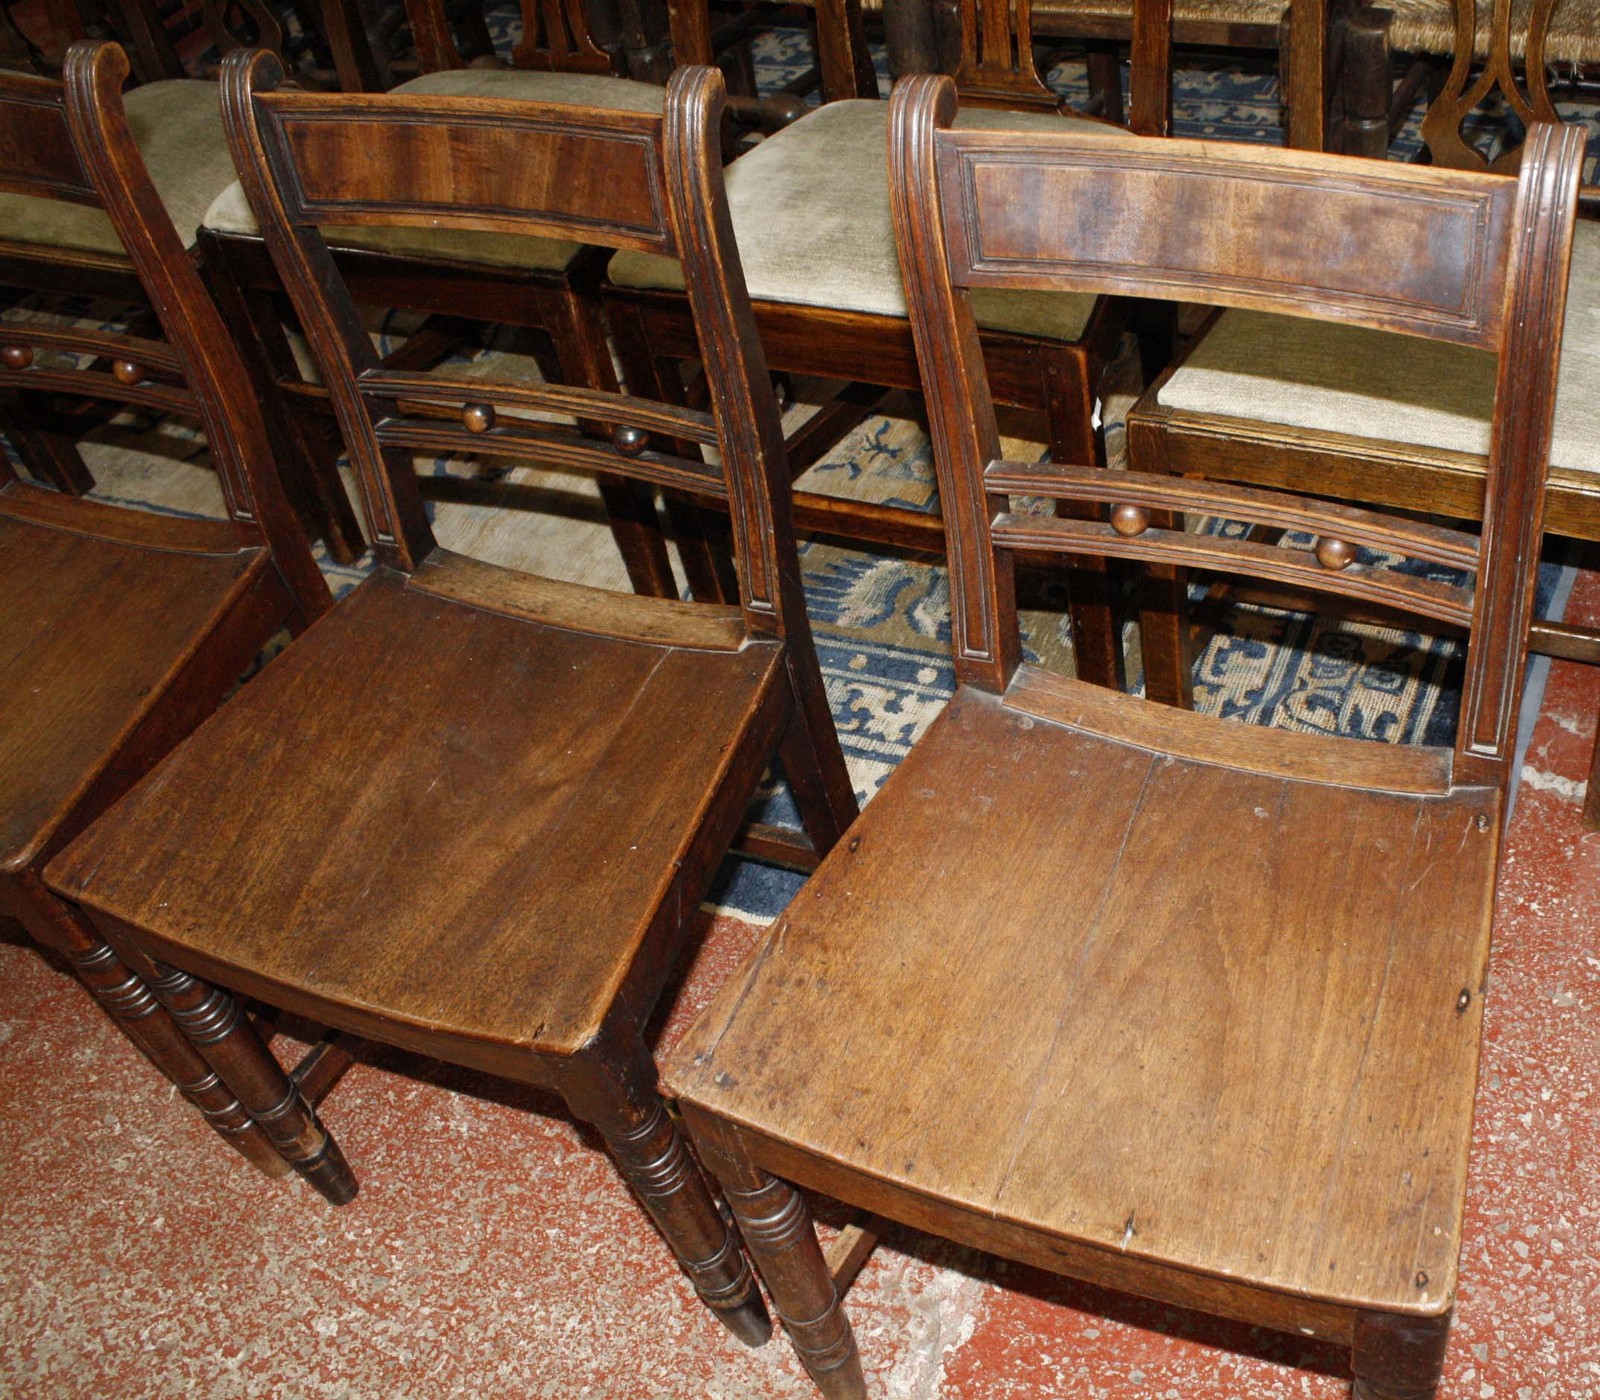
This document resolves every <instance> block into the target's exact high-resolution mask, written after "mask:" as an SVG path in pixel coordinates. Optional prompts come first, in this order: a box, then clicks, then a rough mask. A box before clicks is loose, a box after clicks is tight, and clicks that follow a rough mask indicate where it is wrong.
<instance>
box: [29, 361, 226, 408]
mask: <svg viewBox="0 0 1600 1400" xmlns="http://www.w3.org/2000/svg"><path fill="white" fill-rule="evenodd" d="M0 387H4V388H16V389H29V390H32V391H34V392H38V391H40V390H45V391H50V392H54V393H60V394H80V395H83V396H84V397H86V398H91V399H118V400H121V401H122V402H124V403H130V404H137V405H138V406H139V407H140V408H154V409H159V410H161V411H162V412H163V413H180V414H183V415H184V416H185V417H193V416H194V414H195V413H196V412H197V411H198V407H197V405H196V403H195V399H194V395H192V394H191V393H190V392H189V391H188V390H187V389H185V388H182V387H180V386H178V385H175V384H153V383H145V384H124V383H123V382H122V381H121V380H120V379H117V378H115V377H113V376H112V375H110V374H103V373H100V372H98V371H95V370H87V369H38V368H34V369H5V368H3V367H0Z"/></svg>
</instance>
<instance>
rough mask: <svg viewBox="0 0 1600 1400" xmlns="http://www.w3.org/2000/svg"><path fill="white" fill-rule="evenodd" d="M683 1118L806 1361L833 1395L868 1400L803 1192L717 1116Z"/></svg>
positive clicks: (690, 1112) (835, 1399) (832, 1398)
mask: <svg viewBox="0 0 1600 1400" xmlns="http://www.w3.org/2000/svg"><path fill="white" fill-rule="evenodd" d="M685 1116H686V1118H687V1120H688V1122H689V1126H690V1131H691V1132H692V1133H693V1135H694V1142H695V1146H696V1148H698V1149H699V1152H700V1156H701V1158H702V1159H703V1160H704V1162H705V1164H706V1166H707V1167H708V1168H709V1169H710V1170H711V1171H712V1172H713V1173H714V1174H715V1175H716V1177H717V1180H718V1181H720V1182H721V1183H722V1191H723V1195H724V1196H725V1197H726V1198H727V1201H728V1205H729V1206H730V1207H731V1208H732V1210H733V1215H734V1219H735V1220H737V1221H738V1222H739V1230H740V1233H741V1234H743V1235H744V1242H745V1245H746V1246H747V1247H748V1248H749V1250H750V1254H751V1257H752V1258H753V1259H754V1260H755V1261H756V1269H757V1271H758V1272H759V1273H760V1275H761V1281H762V1282H763V1283H764V1284H766V1286H767V1292H768V1293H769V1294H771V1295H772V1303H773V1306H774V1307H775V1308H776V1309H777V1312H778V1317H779V1318H780V1319H781V1320H782V1322H783V1326H784V1330H785V1331H787V1332H788V1334H789V1340H790V1341H792V1342H793V1343H794V1349H795V1352H796V1353H797V1354H798V1356H799V1357H800V1362H801V1364H802V1365H803V1366H804V1367H805V1368H806V1371H807V1373H808V1374H809V1375H810V1376H811V1379H812V1380H814V1381H815V1382H816V1383H817V1388H818V1389H819V1390H820V1391H821V1392H822V1393H823V1394H824V1395H825V1396H827V1397H828V1400H865V1397H866V1393H867V1386H866V1380H865V1378H864V1377H863V1376H862V1374H861V1358H860V1356H859V1355H858V1354H857V1352H856V1339H855V1334H854V1333H853V1332H852V1331H851V1330H850V1319H849V1318H847V1317H846V1316H845V1313H844V1309H843V1308H842V1307H841V1306H840V1304H839V1291H838V1289H836V1288H835V1287H834V1284H833V1276H832V1275H831V1274H830V1273H829V1272H828V1265H827V1261H826V1260H825V1259H824V1258H823V1257H822V1247H821V1245H820V1244H818V1243H817V1232H816V1230H815V1228H814V1227H813V1226H812V1223H811V1213H810V1212H809V1211H808V1210H807V1209H806V1204H805V1201H804V1200H803V1199H802V1198H801V1196H800V1193H799V1192H798V1191H796V1190H795V1188H794V1187H793V1186H791V1185H790V1184H789V1183H788V1182H787V1181H784V1180H782V1179H780V1178H778V1177H775V1176H771V1175H769V1174H768V1173H767V1172H764V1171H762V1170H761V1168H760V1167H758V1166H756V1164H755V1163H754V1162H753V1161H751V1160H750V1158H749V1157H748V1155H746V1154H745V1153H744V1151H743V1150H742V1149H741V1148H740V1146H739V1144H738V1142H737V1141H736V1139H735V1138H734V1137H733V1135H732V1133H731V1132H730V1131H728V1130H727V1129H726V1128H725V1127H724V1126H723V1125H722V1124H720V1123H718V1122H717V1120H716V1119H714V1118H710V1117H708V1116H707V1115H705V1114H702V1113H700V1112H698V1111H696V1110H694V1109H692V1108H688V1107H686V1109H685Z"/></svg>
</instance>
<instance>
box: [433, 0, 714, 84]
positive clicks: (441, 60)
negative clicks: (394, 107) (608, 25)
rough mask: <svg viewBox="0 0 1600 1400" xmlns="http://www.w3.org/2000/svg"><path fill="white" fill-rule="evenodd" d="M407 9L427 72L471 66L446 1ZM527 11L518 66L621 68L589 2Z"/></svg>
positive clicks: (530, 5)
mask: <svg viewBox="0 0 1600 1400" xmlns="http://www.w3.org/2000/svg"><path fill="white" fill-rule="evenodd" d="M703 2H704V0H701V3H703ZM405 8H406V18H407V19H408V20H409V21H410V24H411V33H412V38H413V41H414V42H415V43H416V46H417V58H418V59H419V60H420V61H421V64H422V67H423V70H424V71H425V72H429V73H441V72H444V71H445V70H447V69H450V68H465V67H466V66H467V61H466V59H465V58H464V57H463V56H462V54H461V50H460V48H459V47H458V46H457V44H456V39H455V35H454V34H453V33H452V31H451V26H450V17H449V15H448V14H447V13H446V8H445V4H444V0H405ZM521 9H522V38H521V39H520V40H519V41H518V43H517V46H516V49H515V50H514V52H513V53H512V56H511V61H512V66H513V67H516V68H531V69H540V70H544V71H550V72H566V73H620V72H621V64H620V62H619V55H614V54H610V53H607V52H606V50H604V49H603V48H601V47H600V46H599V45H598V44H597V43H596V42H595V39H594V35H593V33H592V32H591V30H590V27H589V19H588V16H587V15H586V14H585V13H584V8H583V0H521Z"/></svg>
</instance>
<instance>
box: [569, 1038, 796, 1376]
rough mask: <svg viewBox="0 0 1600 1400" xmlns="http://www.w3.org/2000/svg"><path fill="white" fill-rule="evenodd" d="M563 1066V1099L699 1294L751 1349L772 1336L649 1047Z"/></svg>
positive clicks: (734, 1239) (740, 1254) (742, 1259)
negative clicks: (669, 1105) (594, 1131)
mask: <svg viewBox="0 0 1600 1400" xmlns="http://www.w3.org/2000/svg"><path fill="white" fill-rule="evenodd" d="M619 1059H620V1060H621V1062H620V1063H619V1062H618V1060H613V1059H611V1058H609V1057H606V1058H602V1057H599V1056H596V1057H595V1058H594V1059H592V1060H591V1059H584V1060H579V1061H574V1062H572V1063H570V1064H568V1065H566V1066H564V1067H563V1069H562V1071H561V1077H560V1087H561V1092H562V1095H563V1096H564V1097H565V1098H566V1100H567V1104H568V1106H569V1107H570V1108H571V1109H572V1111H573V1112H574V1113H575V1114H577V1115H578V1117H580V1118H582V1119H584V1120H586V1121H587V1122H590V1123H592V1124H594V1126H595V1127H596V1128H598V1129H599V1130H600V1134H601V1136H602V1137H604V1138H605V1140H606V1146H607V1147H608V1148H610V1149H611V1155H612V1157H613V1158H614V1159H615V1161H616V1163H617V1166H618V1167H619V1168H621V1170H622V1175H623V1177H624V1178H625V1179H626V1180H627V1182H628V1185H629V1186H631V1187H632V1188H633V1191H634V1194H635V1195H637V1196H638V1198H639V1201H640V1203H641V1204H642V1205H643V1206H644V1208H645V1210H646V1211H647V1212H648V1213H649V1216H650V1218H651V1220H653V1221H654V1222H655V1225H656V1228H657V1229H658V1230H659V1231H660V1232H661V1235H662V1238H663V1239H665V1240H666V1242H667V1245H668V1247H669V1248H670V1249H671V1250H672V1253H673V1255H674V1256H675V1257H676V1258H677V1261H678V1263H679V1265H680V1266H681V1267H682V1269H683V1271H684V1273H685V1274H687V1275H688V1276H689V1281H690V1282H691V1283H692V1284H693V1285H694V1289H695V1292H696V1293H698V1294H699V1295H700V1299H701V1301H702V1302H704V1303H705V1305H706V1306H707V1307H708V1308H710V1309H711V1311H712V1312H713V1313H715V1314H716V1316H717V1318H718V1320H719V1321H721V1322H722V1324H723V1325H724V1326H725V1327H726V1328H727V1329H728V1330H729V1331H730V1332H732V1333H733V1335H734V1336H736V1337H737V1338H738V1339H739V1340H740V1341H742V1342H744V1343H745V1344H746V1345H747V1346H760V1345H762V1344H763V1343H764V1342H765V1341H766V1340H767V1339H768V1338H769V1337H770V1336H771V1335H772V1322H771V1319H769V1318H768V1316H767V1310H766V1306H765V1305H764V1304H763V1303H762V1301H761V1294H760V1293H759V1291H758V1290H757V1288H756V1281H755V1277H754V1275H753V1274H752V1273H751V1272H750V1266H749V1264H748V1263H746V1261H745V1257H744V1253H743V1251H741V1250H740V1248H739V1241H738V1238H737V1236H735V1235H734V1233H733V1232H732V1231H731V1230H730V1229H729V1228H728V1225H727V1222H726V1221H724V1220H723V1218H722V1214H721V1212H720V1211H718V1210H717V1206H716V1202H715V1201H713V1200H712V1198H711V1192H710V1189H709V1188H708V1187H707V1185H706V1181H705V1178H704V1177H703V1176H702V1175H701V1174H700V1169H699V1167H697V1166H696V1165H695V1162H694V1158H693V1157H691V1156H690V1155H689V1149H688V1146H687V1145H686V1144H685V1142H684V1140H683V1135H682V1133H680V1132H679V1131H678V1127H677V1125H676V1124H675V1123H674V1122H673V1121H672V1119H671V1117H670V1116H669V1115H668V1113H667V1111H666V1108H665V1106H664V1105H663V1104H662V1102H661V1098H660V1095H659V1094H657V1093H656V1089H655V1062H654V1061H653V1060H651V1058H650V1056H649V1053H648V1052H647V1051H646V1050H645V1049H644V1047H643V1046H642V1045H639V1046H638V1047H636V1048H630V1050H629V1051H628V1052H626V1055H625V1057H619Z"/></svg>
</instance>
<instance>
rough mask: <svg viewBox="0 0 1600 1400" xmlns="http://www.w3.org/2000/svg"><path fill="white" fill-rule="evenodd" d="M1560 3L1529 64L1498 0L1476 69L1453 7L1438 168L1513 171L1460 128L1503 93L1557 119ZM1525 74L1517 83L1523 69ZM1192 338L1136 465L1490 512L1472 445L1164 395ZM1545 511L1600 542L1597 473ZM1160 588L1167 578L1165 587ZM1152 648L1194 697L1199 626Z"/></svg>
mask: <svg viewBox="0 0 1600 1400" xmlns="http://www.w3.org/2000/svg"><path fill="white" fill-rule="evenodd" d="M1554 8H1555V3H1554V0H1541V3H1539V4H1537V5H1535V6H1534V9H1533V12H1532V14H1531V16H1530V26H1529V30H1528V34H1527V50H1526V52H1527V61H1526V63H1525V64H1523V65H1517V64H1514V63H1513V60H1512V57H1511V52H1512V49H1511V32H1510V20H1511V17H1510V8H1509V6H1500V7H1497V8H1496V10H1495V14H1494V27H1493V30H1492V32H1491V34H1490V36H1489V44H1488V59H1487V62H1486V63H1484V64H1483V66H1482V67H1481V68H1479V69H1478V70H1477V72H1476V75H1475V76H1474V68H1475V66H1476V60H1475V58H1474V54H1475V53H1476V52H1477V46H1476V38H1477V14H1476V6H1475V5H1474V4H1473V3H1472V0H1463V3H1458V4H1457V7H1456V15H1457V36H1456V46H1455V57H1454V60H1453V62H1452V66H1451V69H1450V73H1449V76H1448V78H1447V80H1446V82H1445V84H1444V86H1443V88H1442V89H1441V90H1440V92H1439V93H1438V94H1437V95H1436V96H1435V97H1434V99H1433V100H1432V102H1431V103H1430V104H1429V106H1428V110H1427V113H1426V115H1425V117H1424V119H1423V124H1422V133H1423V139H1424V141H1425V142H1426V144H1427V148H1428V152H1429V156H1430V158H1431V161H1432V163H1433V164H1434V165H1436V166H1440V167H1444V168H1449V169H1455V170H1472V171H1480V172H1482V171H1493V172H1494V173H1497V174H1501V175H1506V176H1515V175H1516V173H1517V171H1518V169H1519V168H1520V166H1521V162H1522V159H1523V150H1522V147H1520V146H1512V147H1510V148H1508V149H1506V150H1504V151H1502V152H1501V153H1500V154H1499V155H1498V156H1497V157H1496V158H1495V160H1494V161H1493V162H1492V163H1491V162H1490V161H1489V160H1488V159H1487V157H1486V156H1485V155H1484V153H1483V152H1482V151H1480V150H1479V149H1478V148H1477V147H1476V146H1474V145H1472V144H1471V143H1470V142H1469V141H1468V140H1467V139H1466V137H1465V135H1464V134H1463V124H1464V122H1465V120H1466V118H1467V117H1468V116H1469V115H1470V114H1471V113H1472V112H1473V111H1474V110H1476V109H1477V108H1478V107H1479V106H1480V105H1481V104H1482V103H1483V102H1485V101H1486V100H1488V99H1489V98H1491V97H1492V96H1493V95H1494V94H1495V93H1496V92H1497V91H1498V92H1499V93H1500V95H1501V98H1502V100H1503V101H1504V102H1505V104H1506V106H1507V107H1508V109H1509V110H1510V111H1511V112H1513V113H1514V114H1515V115H1516V117H1517V118H1518V119H1519V120H1520V121H1522V122H1523V123H1525V124H1526V125H1527V126H1529V127H1531V126H1532V125H1534V124H1535V123H1539V122H1546V123H1554V124H1559V123H1560V121H1561V118H1560V115H1559V114H1558V113H1557V111H1556V109H1555V105H1554V103H1553V102H1552V101H1551V99H1550V93H1549V88H1548V86H1547V84H1546V81H1545V37H1546V31H1547V29H1548V27H1549V22H1550V17H1551V14H1552V12H1553V10H1554ZM1519 66H1520V68H1521V70H1522V74H1523V77H1524V79H1525V81H1524V82H1523V83H1519V82H1518V81H1517V75H1518V68H1519ZM1203 338H1204V337H1203V336H1197V337H1195V339H1194V341H1193V342H1192V343H1191V344H1190V346H1189V347H1188V348H1187V349H1186V350H1185V351H1184V352H1183V353H1182V354H1181V355H1180V356H1179V357H1178V358H1177V359H1176V360H1175V361H1174V362H1173V363H1172V364H1171V365H1170V366H1168V367H1167V369H1166V370H1165V371H1164V372H1163V373H1162V374H1161V375H1160V376H1159V377H1158V378H1157V379H1156V380H1155V381H1154V382H1153V383H1152V384H1151V385H1150V386H1149V387H1148V389H1147V390H1146V391H1145V393H1144V395H1143V396H1142V397H1141V398H1140V400H1139V402H1138V403H1137V404H1136V405H1135V406H1134V408H1133V409H1132V410H1131V411H1130V413H1129V415H1128V455H1129V460H1130V464H1131V465H1132V466H1133V467H1135V468H1136V469H1137V470H1140V471H1147V472H1167V473H1173V474H1176V475H1202V476H1209V477H1214V478H1217V479H1221V480H1227V481H1234V482H1238V483H1241V484H1247V485H1258V486H1269V487H1276V486H1287V485H1290V484H1293V485H1294V486H1295V487H1296V488H1297V489H1309V490H1316V491H1318V492H1320V493H1322V494H1324V495H1328V496H1332V497H1336V498H1338V499H1341V500H1352V501H1365V502H1370V503H1373V504H1376V505H1380V506H1395V505H1405V506H1408V507H1411V508H1414V509H1421V510H1426V511H1429V512H1432V513H1435V514H1438V515H1443V516H1449V517H1457V518H1465V519H1477V518H1480V517H1481V515H1482V512H1483V509H1484V480H1485V474H1486V470H1487V461H1486V459H1485V458H1484V457H1482V456H1479V455H1476V454H1468V453H1461V452H1450V451H1445V450H1442V449H1438V448H1433V447H1428V446H1425V445H1421V444H1412V443H1403V442H1380V441H1376V440H1374V439H1373V438H1371V437H1363V436H1361V435H1359V434H1354V433H1350V434H1344V433H1331V432H1324V431H1318V430H1314V429H1306V428H1299V427H1292V426H1288V425H1280V424H1269V423H1259V422H1256V421H1253V420H1250V419H1244V418H1232V417H1228V416H1227V415H1223V414H1210V413H1203V412H1197V411H1195V410H1192V409H1178V408H1172V407H1169V406H1167V405H1164V404H1162V403H1161V402H1160V401H1159V398H1160V394H1161V392H1162V390H1163V388H1164V387H1165V386H1166V384H1167V382H1168V380H1170V379H1171V378H1172V377H1173V376H1174V375H1175V374H1177V373H1179V372H1180V371H1181V370H1182V369H1183V368H1184V366H1185V365H1186V364H1187V363H1188V361H1189V359H1190V357H1191V356H1192V355H1193V354H1194V352H1195V350H1196V349H1197V348H1198V347H1199V346H1200V344H1201V343H1202V342H1203ZM1545 518H1546V523H1547V526H1548V529H1549V531H1550V533H1551V534H1554V535H1563V536H1567V537H1569V538H1572V539H1578V540H1585V541H1590V542H1594V541H1600V474H1596V473H1591V472H1580V471H1574V470H1570V469H1568V470H1561V469H1557V470H1555V471H1553V472H1552V473H1551V475H1550V477H1549V479H1548V482H1547V487H1546V499H1545ZM1158 586H1159V585H1158ZM1167 587H1168V592H1167V595H1166V596H1167V597H1168V598H1169V600H1170V601H1171V605H1172V606H1173V608H1174V611H1175V612H1182V611H1183V609H1184V608H1185V607H1186V600H1185V599H1184V598H1183V596H1182V586H1181V581H1180V580H1179V579H1177V578H1175V577H1174V578H1171V579H1169V582H1168V585H1167ZM1147 621H1148V623H1149V625H1150V627H1151V637H1152V641H1153V643H1154V644H1153V645H1150V646H1147V647H1146V650H1145V660H1146V676H1147V683H1148V687H1149V689H1148V693H1150V694H1152V695H1155V696H1157V697H1158V698H1160V699H1163V700H1165V701H1167V702H1168V703H1170V704H1177V705H1183V706H1189V705H1191V704H1192V703H1193V691H1192V681H1193V672H1192V666H1193V658H1194V652H1195V644H1196V634H1195V632H1194V630H1193V629H1192V628H1189V627H1185V626H1168V625H1165V624H1158V623H1157V622H1156V621H1155V618H1154V616H1153V614H1151V615H1147ZM1530 647H1531V649H1532V650H1533V651H1534V652H1536V653H1539V654H1541V655H1545V656H1551V657H1560V658H1565V659H1568V660H1575V661H1583V662H1586V663H1588V664H1591V665H1600V629H1594V628H1582V627H1574V626H1571V625H1568V624H1563V623H1548V622H1543V621H1537V620H1536V621H1535V622H1534V624H1533V628H1532V631H1531V634H1530ZM1589 794H1590V795H1589V797H1588V798H1587V800H1586V802H1585V805H1584V822H1585V825H1587V826H1589V827H1590V828H1591V829H1593V828H1595V827H1600V746H1597V748H1596V751H1595V760H1594V772H1593V777H1592V778H1591V781H1590V784H1589Z"/></svg>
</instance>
